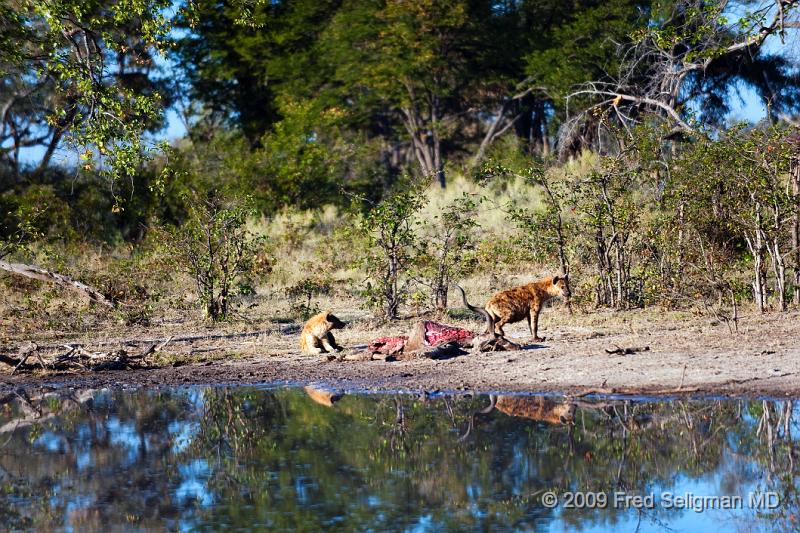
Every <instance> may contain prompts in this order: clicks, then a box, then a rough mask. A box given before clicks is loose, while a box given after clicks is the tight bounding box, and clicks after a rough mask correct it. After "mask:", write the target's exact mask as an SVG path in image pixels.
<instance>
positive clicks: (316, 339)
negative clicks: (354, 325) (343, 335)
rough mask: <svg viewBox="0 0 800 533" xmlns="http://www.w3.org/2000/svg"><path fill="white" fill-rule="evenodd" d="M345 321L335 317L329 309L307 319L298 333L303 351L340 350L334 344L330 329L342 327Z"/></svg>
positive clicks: (339, 347)
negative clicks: (301, 330)
mask: <svg viewBox="0 0 800 533" xmlns="http://www.w3.org/2000/svg"><path fill="white" fill-rule="evenodd" d="M345 325H346V324H345V323H344V322H342V321H341V320H339V319H338V318H336V317H335V316H334V315H333V314H332V313H331V312H330V311H325V312H324V313H320V314H318V315H314V316H312V317H311V318H309V319H308V321H307V322H306V323H305V325H304V326H303V332H302V333H301V334H300V348H301V349H302V350H303V352H304V353H310V354H315V353H324V352H333V351H337V352H340V351H342V347H341V346H338V345H337V344H336V339H334V338H333V333H331V330H332V329H342V328H343V327H345Z"/></svg>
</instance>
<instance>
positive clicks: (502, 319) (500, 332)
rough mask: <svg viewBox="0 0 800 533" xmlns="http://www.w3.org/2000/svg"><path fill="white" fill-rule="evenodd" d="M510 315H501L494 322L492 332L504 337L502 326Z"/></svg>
mask: <svg viewBox="0 0 800 533" xmlns="http://www.w3.org/2000/svg"><path fill="white" fill-rule="evenodd" d="M510 318H511V317H509V316H507V315H503V316H501V317H500V318H499V319H498V320H497V322H495V323H494V332H495V333H497V334H498V335H500V336H501V337H505V336H506V334H505V332H504V331H503V326H505V325H506V324H507V323H508V321H509V319H510Z"/></svg>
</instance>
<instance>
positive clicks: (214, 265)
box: [169, 195, 264, 321]
mask: <svg viewBox="0 0 800 533" xmlns="http://www.w3.org/2000/svg"><path fill="white" fill-rule="evenodd" d="M252 214H253V210H252V208H250V207H247V206H246V205H245V203H242V202H240V201H236V200H233V201H230V200H226V199H224V198H220V197H215V196H213V195H211V196H210V197H208V198H206V199H204V200H197V199H195V201H194V202H192V203H191V207H190V209H189V219H188V220H187V221H186V223H185V224H184V225H183V226H181V227H180V228H177V229H175V230H173V231H172V233H171V239H170V244H169V246H170V248H171V250H170V251H171V255H172V257H173V259H174V261H175V263H176V265H177V266H178V267H179V268H181V269H182V270H184V271H185V272H186V273H188V274H189V275H190V276H191V277H192V279H193V280H194V282H195V286H196V290H197V296H198V299H199V302H200V304H201V305H202V306H203V308H204V310H205V313H206V315H207V316H208V317H209V318H211V319H212V320H214V321H217V320H223V319H224V318H226V316H227V315H228V313H229V312H230V310H231V301H232V299H233V297H235V296H236V294H234V288H235V287H237V286H238V287H248V286H250V284H249V283H247V282H246V279H247V278H248V277H250V276H253V275H256V274H258V273H259V272H258V271H257V269H256V259H257V258H258V257H259V254H260V253H261V252H262V251H263V247H264V239H263V238H259V237H255V236H253V235H252V234H251V233H250V232H249V231H247V229H246V226H245V223H246V220H247V217H248V216H250V215H252Z"/></svg>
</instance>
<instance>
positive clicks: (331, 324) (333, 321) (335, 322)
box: [325, 311, 347, 329]
mask: <svg viewBox="0 0 800 533" xmlns="http://www.w3.org/2000/svg"><path fill="white" fill-rule="evenodd" d="M325 321H326V322H327V323H328V329H342V328H343V327H345V326H346V325H347V324H345V323H344V322H342V321H341V320H339V319H338V318H336V316H334V314H333V313H331V312H330V311H328V312H327V313H325Z"/></svg>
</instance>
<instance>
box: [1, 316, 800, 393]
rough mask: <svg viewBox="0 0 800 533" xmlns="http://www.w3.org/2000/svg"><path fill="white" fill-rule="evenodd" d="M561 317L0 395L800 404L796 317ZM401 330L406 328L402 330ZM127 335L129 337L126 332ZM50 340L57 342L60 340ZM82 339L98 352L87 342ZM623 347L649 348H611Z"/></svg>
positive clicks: (253, 348) (370, 334)
mask: <svg viewBox="0 0 800 533" xmlns="http://www.w3.org/2000/svg"><path fill="white" fill-rule="evenodd" d="M559 312H561V311H559ZM560 316H561V315H558V314H555V315H554V314H552V313H551V314H550V319H549V323H550V324H549V325H548V326H547V327H546V328H544V331H543V333H544V334H545V335H547V340H546V341H545V342H542V343H539V344H535V345H529V346H527V347H526V349H524V350H521V351H516V352H494V353H483V354H474V355H466V356H459V357H454V358H451V359H445V360H430V359H416V360H408V361H396V362H384V361H333V362H325V361H323V360H322V359H320V358H319V357H316V356H303V355H300V354H299V353H298V350H297V349H296V348H295V345H296V342H297V338H296V333H295V332H294V331H287V330H286V329H285V328H284V329H283V330H281V329H280V328H278V329H275V330H272V331H265V332H264V333H263V334H260V335H249V336H239V337H216V338H215V337H213V336H212V337H209V336H206V337H203V336H199V337H201V338H199V339H195V340H189V341H180V340H173V341H171V343H170V345H169V346H168V347H167V348H166V349H167V350H171V351H172V353H173V355H176V356H177V355H180V354H181V353H184V354H191V355H192V358H191V360H192V362H186V361H188V360H187V359H180V358H176V359H174V362H169V361H168V360H167V361H161V362H160V363H159V365H160V366H159V367H158V368H152V369H147V370H115V371H102V372H88V371H86V372H79V373H54V372H52V371H49V372H41V371H34V372H29V373H26V374H18V375H10V374H9V373H5V374H0V392H8V391H10V390H13V389H16V388H18V387H26V388H27V387H34V386H43V385H44V386H76V387H99V386H110V385H132V386H158V385H185V384H253V383H284V382H291V383H298V384H304V383H308V382H326V383H329V384H331V385H333V386H335V387H339V388H348V389H363V390H369V391H389V390H391V391H396V390H414V391H422V390H425V391H436V390H439V391H464V390H468V391H474V392H490V391H508V392H511V391H520V392H522V391H526V392H560V393H566V394H582V393H584V394H585V393H587V392H591V391H596V392H606V393H608V392H618V393H628V394H655V395H684V394H686V395H688V394H691V395H725V396H749V397H752V396H771V397H786V396H792V397H800V312H790V313H783V314H778V313H776V314H769V315H763V316H761V315H757V314H751V315H748V316H745V317H743V318H742V319H741V320H740V321H739V324H738V332H734V333H731V331H730V330H729V328H728V326H727V325H726V324H725V323H719V322H717V321H713V320H709V319H708V318H701V317H694V318H692V317H685V318H682V319H679V320H676V319H675V318H674V317H673V318H663V317H662V318H659V317H658V316H657V315H648V316H644V315H641V314H636V313H628V314H616V315H614V317H615V320H614V321H613V324H611V325H609V324H599V325H598V320H597V319H595V320H594V323H593V322H592V321H587V320H583V322H581V321H580V320H578V321H573V322H570V321H569V320H567V319H566V318H565V319H564V320H563V321H562V320H560V318H559V317H560ZM473 325H474V322H473ZM395 328H398V329H399V330H400V332H402V331H403V326H402V325H396V326H395ZM525 332H526V326H523V325H520V324H517V325H515V327H514V328H512V329H511V330H510V335H511V336H512V337H515V338H517V339H519V340H524V339H525V336H524V335H523V333H525ZM128 333H130V332H128ZM148 333H151V335H152V332H148ZM342 333H343V334H342V336H341V338H340V340H341V342H342V343H343V344H344V345H346V346H351V347H352V346H363V345H364V344H365V343H366V342H367V341H368V340H370V339H371V338H374V337H375V336H377V334H378V332H375V331H359V330H358V328H348V329H345V330H343V331H342ZM145 337H146V335H144V332H140V335H139V340H141V341H142V342H141V343H139V346H141V347H144V346H145V345H146V342H144V340H143V339H144V338H145ZM122 338H126V339H129V340H130V337H119V339H122ZM119 339H117V340H115V339H114V338H113V336H111V337H105V338H103V339H102V341H95V342H94V344H95V345H96V346H100V345H102V346H106V347H107V346H110V345H112V344H113V343H114V342H117V343H119ZM48 342H50V343H51V345H52V346H56V345H57V342H56V341H55V340H53V339H50V340H49V341H48ZM71 342H75V340H74V339H73V340H72V341H71ZM81 342H86V345H87V346H90V345H92V341H91V338H89V339H84V340H82V341H81ZM132 346H133V345H132ZM616 347H620V348H640V349H642V348H644V347H648V348H649V349H648V350H647V351H638V352H635V353H629V354H620V353H613V354H609V353H607V350H613V349H615V348H616ZM16 348H17V346H14V345H13V344H12V345H9V346H7V347H6V350H7V352H8V353H10V350H12V349H16ZM131 349H133V348H131ZM142 349H143V348H142ZM350 351H351V352H355V351H357V348H351V349H350ZM173 364H175V365H176V366H172V365H173ZM0 367H2V365H0Z"/></svg>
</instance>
